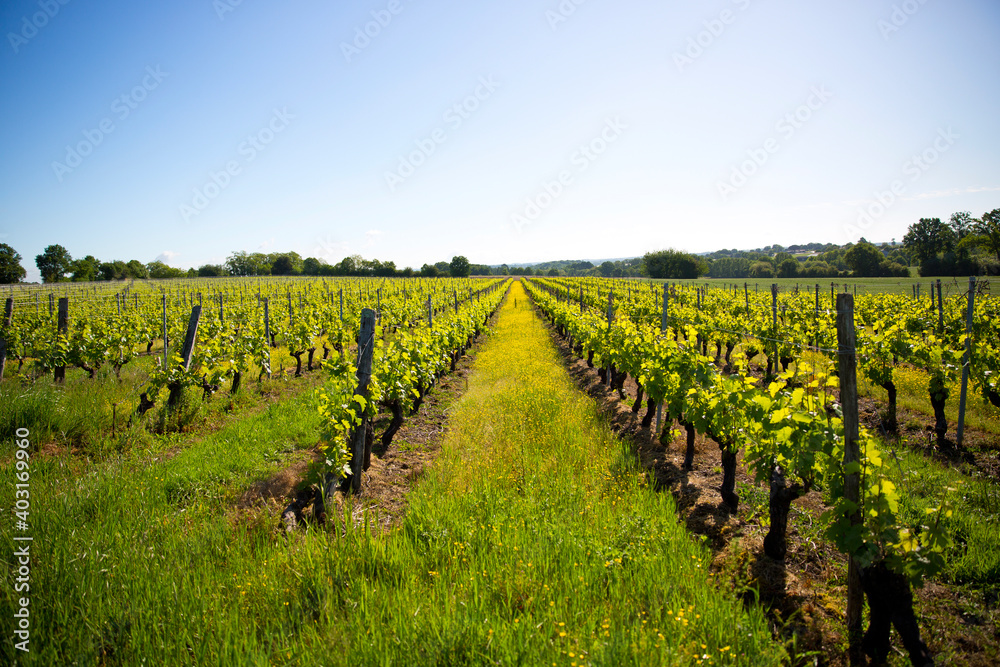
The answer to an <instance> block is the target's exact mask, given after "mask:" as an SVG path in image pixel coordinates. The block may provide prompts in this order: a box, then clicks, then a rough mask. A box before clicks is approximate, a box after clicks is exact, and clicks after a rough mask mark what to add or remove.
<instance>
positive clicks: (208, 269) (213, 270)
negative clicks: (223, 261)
mask: <svg viewBox="0 0 1000 667" xmlns="http://www.w3.org/2000/svg"><path fill="white" fill-rule="evenodd" d="M224 275H226V270H225V269H224V268H222V266H220V265H219V264H203V265H202V266H199V267H198V276H199V277H200V278H217V277H219V276H224Z"/></svg>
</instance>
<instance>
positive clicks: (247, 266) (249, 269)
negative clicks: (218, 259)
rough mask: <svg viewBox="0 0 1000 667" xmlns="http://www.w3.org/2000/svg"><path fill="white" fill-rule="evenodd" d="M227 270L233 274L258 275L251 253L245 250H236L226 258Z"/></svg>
mask: <svg viewBox="0 0 1000 667" xmlns="http://www.w3.org/2000/svg"><path fill="white" fill-rule="evenodd" d="M226 270H227V271H228V272H229V275H232V276H254V275H257V273H256V267H255V266H254V263H253V260H251V259H250V254H249V253H247V252H246V251H244V250H240V251H238V252H234V253H233V254H231V255H230V256H229V257H228V258H227V259H226Z"/></svg>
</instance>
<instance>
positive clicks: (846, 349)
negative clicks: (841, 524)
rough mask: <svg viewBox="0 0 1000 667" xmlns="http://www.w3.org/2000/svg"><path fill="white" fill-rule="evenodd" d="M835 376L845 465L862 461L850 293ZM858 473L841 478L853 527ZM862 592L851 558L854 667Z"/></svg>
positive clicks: (840, 309)
mask: <svg viewBox="0 0 1000 667" xmlns="http://www.w3.org/2000/svg"><path fill="white" fill-rule="evenodd" d="M837 347H838V353H837V360H838V365H837V373H838V375H839V377H840V404H841V408H842V410H843V418H844V440H845V442H844V466H845V467H847V466H848V465H850V464H852V463H860V462H861V450H860V447H859V445H858V439H859V429H858V381H857V356H856V350H855V337H854V297H853V296H852V295H850V294H840V295H838V296H837ZM860 487H861V474H860V473H859V472H852V473H847V474H845V475H844V498H846V499H847V500H849V501H850V502H852V503H854V504H855V505H856V506H857V507H858V509H857V510H856V511H855V512H854V513H853V514H851V516H850V517H849V518H850V521H851V525H852V526H856V525H858V524H860V523H861V516H862V513H861V503H860V498H861V488H860ZM864 604H865V598H864V591H863V590H862V588H861V571H860V569H859V568H858V564H857V563H856V562H855V560H854V558H851V559H850V563H849V564H848V568H847V636H848V644H849V648H848V658H849V659H850V664H851V665H852V667H853V666H856V665H863V664H864V657H863V655H862V649H861V637H862V633H861V629H862V628H861V614H862V611H863V609H864Z"/></svg>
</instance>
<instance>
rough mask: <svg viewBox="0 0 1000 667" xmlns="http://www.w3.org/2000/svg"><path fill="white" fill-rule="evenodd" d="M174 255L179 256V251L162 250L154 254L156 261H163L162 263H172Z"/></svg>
mask: <svg viewBox="0 0 1000 667" xmlns="http://www.w3.org/2000/svg"><path fill="white" fill-rule="evenodd" d="M174 257H180V253H179V252H174V251H173V250H164V251H163V252H161V253H160V254H159V255H157V256H156V261H157V262H163V263H164V264H172V263H173V261H174Z"/></svg>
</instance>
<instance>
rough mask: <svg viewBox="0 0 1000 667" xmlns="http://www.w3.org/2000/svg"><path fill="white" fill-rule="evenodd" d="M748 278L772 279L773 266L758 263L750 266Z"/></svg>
mask: <svg viewBox="0 0 1000 667" xmlns="http://www.w3.org/2000/svg"><path fill="white" fill-rule="evenodd" d="M748 277H749V278H773V277H774V265H773V264H771V262H767V261H763V260H761V261H759V262H754V263H753V264H751V265H750V274H749V276H748Z"/></svg>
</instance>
